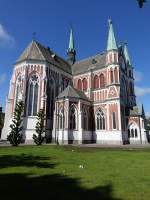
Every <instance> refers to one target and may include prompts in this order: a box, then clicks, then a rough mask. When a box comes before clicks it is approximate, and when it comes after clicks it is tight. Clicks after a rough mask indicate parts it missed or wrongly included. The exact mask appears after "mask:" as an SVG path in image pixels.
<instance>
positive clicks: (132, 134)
mask: <svg viewBox="0 0 150 200" xmlns="http://www.w3.org/2000/svg"><path fill="white" fill-rule="evenodd" d="M139 134H140V131H139V127H138V125H137V123H135V122H130V124H129V125H128V137H129V138H130V139H135V138H138V137H139Z"/></svg>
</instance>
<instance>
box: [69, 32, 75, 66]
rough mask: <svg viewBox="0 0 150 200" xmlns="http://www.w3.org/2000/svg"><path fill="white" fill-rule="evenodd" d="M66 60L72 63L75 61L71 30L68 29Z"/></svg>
mask: <svg viewBox="0 0 150 200" xmlns="http://www.w3.org/2000/svg"><path fill="white" fill-rule="evenodd" d="M67 55H68V62H69V63H70V64H71V65H73V64H74V63H75V61H76V58H75V57H76V51H75V48H74V38H73V30H72V29H71V30H70V38H69V47H68V50H67Z"/></svg>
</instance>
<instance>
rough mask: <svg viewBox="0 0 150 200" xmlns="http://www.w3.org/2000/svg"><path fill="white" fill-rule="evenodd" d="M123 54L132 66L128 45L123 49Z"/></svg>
mask: <svg viewBox="0 0 150 200" xmlns="http://www.w3.org/2000/svg"><path fill="white" fill-rule="evenodd" d="M123 52H124V56H125V60H126V63H127V65H128V66H131V61H130V57H129V52H128V47H127V44H126V43H125V44H124V48H123Z"/></svg>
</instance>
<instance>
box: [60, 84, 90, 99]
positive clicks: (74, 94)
mask: <svg viewBox="0 0 150 200" xmlns="http://www.w3.org/2000/svg"><path fill="white" fill-rule="evenodd" d="M64 97H65V98H76V99H83V100H86V101H90V100H89V99H88V97H87V96H86V95H85V94H84V93H83V92H82V91H80V90H78V89H76V88H74V87H72V86H71V85H68V87H67V88H66V89H65V90H64V91H63V92H62V93H61V94H60V95H59V96H58V97H57V98H58V99H62V98H64Z"/></svg>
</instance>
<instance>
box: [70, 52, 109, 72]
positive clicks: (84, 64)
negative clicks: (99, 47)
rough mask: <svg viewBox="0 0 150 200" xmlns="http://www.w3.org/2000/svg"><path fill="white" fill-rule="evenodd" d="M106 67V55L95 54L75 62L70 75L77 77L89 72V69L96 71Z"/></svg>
mask: <svg viewBox="0 0 150 200" xmlns="http://www.w3.org/2000/svg"><path fill="white" fill-rule="evenodd" d="M105 66H106V53H103V54H97V55H96V56H92V57H90V58H87V59H85V60H81V61H78V62H75V64H73V65H72V74H73V75H77V74H81V73H85V72H88V71H90V70H91V69H93V70H96V69H100V68H103V67H105Z"/></svg>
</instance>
